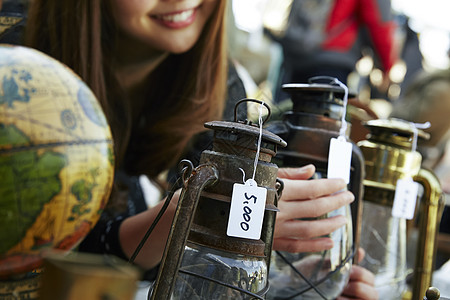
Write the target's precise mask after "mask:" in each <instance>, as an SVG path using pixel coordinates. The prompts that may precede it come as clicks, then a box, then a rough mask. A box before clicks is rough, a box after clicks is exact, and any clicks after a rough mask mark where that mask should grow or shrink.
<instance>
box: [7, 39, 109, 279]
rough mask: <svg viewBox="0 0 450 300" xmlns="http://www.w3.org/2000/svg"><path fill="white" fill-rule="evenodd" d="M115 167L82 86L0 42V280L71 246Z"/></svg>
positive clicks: (45, 61) (97, 207)
mask: <svg viewBox="0 0 450 300" xmlns="http://www.w3.org/2000/svg"><path fill="white" fill-rule="evenodd" d="M113 166H114V155H113V142H112V137H111V132H110V129H109V126H108V124H107V121H106V118H105V116H104V114H103V111H102V109H101V106H100V105H99V103H98V101H97V99H96V98H95V96H94V95H93V93H92V92H91V91H90V89H89V88H88V87H87V86H86V84H85V83H84V82H83V81H81V80H80V78H79V77H78V76H77V75H75V74H74V73H73V72H72V71H71V70H70V69H68V68H67V67H65V66H64V65H62V64H61V63H59V62H58V61H56V60H54V59H52V58H50V57H49V56H47V55H45V54H43V53H41V52H39V51H36V50H32V49H29V48H25V47H18V46H7V45H0V178H1V179H2V180H1V181H0V278H1V277H3V278H4V277H8V276H10V275H14V274H20V273H23V272H28V271H31V270H32V269H33V268H36V267H37V266H39V265H40V262H41V260H42V256H43V255H44V254H45V253H46V251H50V250H54V249H60V250H70V249H72V248H73V247H75V246H76V245H77V244H78V243H79V242H80V241H81V240H82V239H83V238H84V237H85V236H86V235H87V233H88V232H89V230H91V229H92V227H93V226H94V225H95V224H96V222H97V221H98V219H99V216H100V214H101V212H102V210H103V208H104V207H105V205H106V203H107V200H108V198H109V194H110V190H111V186H112V182H113V176H114V172H113Z"/></svg>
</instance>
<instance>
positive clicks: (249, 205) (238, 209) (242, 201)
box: [227, 179, 267, 240]
mask: <svg viewBox="0 0 450 300" xmlns="http://www.w3.org/2000/svg"><path fill="white" fill-rule="evenodd" d="M266 195H267V189H265V188H262V187H258V185H257V184H256V182H255V181H254V180H252V179H248V180H247V181H246V182H245V185H244V184H239V183H235V184H234V185H233V195H232V197H231V208H230V216H229V218H228V228H227V235H228V236H234V237H241V238H247V239H254V240H258V239H259V238H260V237H261V229H262V223H263V219H264V208H265V206H266Z"/></svg>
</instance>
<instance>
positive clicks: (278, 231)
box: [274, 216, 347, 239]
mask: <svg viewBox="0 0 450 300" xmlns="http://www.w3.org/2000/svg"><path fill="white" fill-rule="evenodd" d="M345 224H347V219H346V218H345V217H344V216H335V217H331V218H326V219H319V220H312V221H303V220H289V221H286V222H282V223H281V224H280V226H275V231H274V238H277V237H285V238H297V239H299V238H300V239H311V238H316V237H320V236H324V235H327V234H330V233H332V232H333V231H335V230H336V229H338V228H340V227H342V226H344V225H345Z"/></svg>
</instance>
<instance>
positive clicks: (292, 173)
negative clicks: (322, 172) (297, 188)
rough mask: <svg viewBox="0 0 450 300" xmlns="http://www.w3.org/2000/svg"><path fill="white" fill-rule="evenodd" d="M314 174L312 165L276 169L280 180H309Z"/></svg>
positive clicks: (314, 169) (314, 170)
mask: <svg viewBox="0 0 450 300" xmlns="http://www.w3.org/2000/svg"><path fill="white" fill-rule="evenodd" d="M315 172H316V168H315V167H314V165H311V164H309V165H306V166H304V167H301V168H281V169H278V177H280V178H281V179H297V180H304V179H309V178H311V177H312V176H313V175H314V173H315Z"/></svg>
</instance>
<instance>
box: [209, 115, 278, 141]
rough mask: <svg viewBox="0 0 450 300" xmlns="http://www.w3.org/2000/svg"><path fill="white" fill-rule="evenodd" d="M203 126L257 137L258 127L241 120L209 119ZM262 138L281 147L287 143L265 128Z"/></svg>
mask: <svg viewBox="0 0 450 300" xmlns="http://www.w3.org/2000/svg"><path fill="white" fill-rule="evenodd" d="M205 127H206V128H209V129H213V130H215V131H226V132H235V133H242V134H246V135H249V136H250V137H256V138H258V137H259V127H257V126H255V125H249V124H245V123H242V122H228V121H211V122H207V123H205ZM262 140H263V141H265V142H270V143H273V144H276V145H279V146H281V147H286V146H287V143H286V142H285V141H284V140H283V139H282V138H280V137H279V136H278V135H276V134H274V133H272V132H270V131H267V130H265V129H263V130H262Z"/></svg>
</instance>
